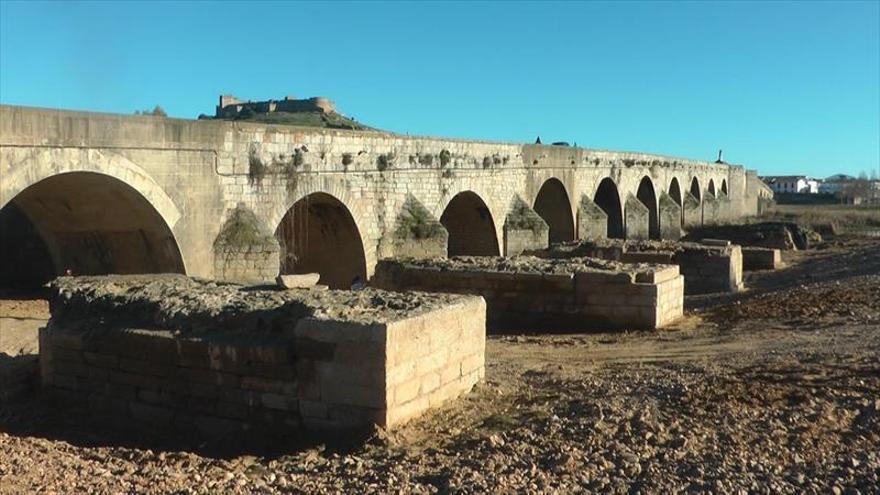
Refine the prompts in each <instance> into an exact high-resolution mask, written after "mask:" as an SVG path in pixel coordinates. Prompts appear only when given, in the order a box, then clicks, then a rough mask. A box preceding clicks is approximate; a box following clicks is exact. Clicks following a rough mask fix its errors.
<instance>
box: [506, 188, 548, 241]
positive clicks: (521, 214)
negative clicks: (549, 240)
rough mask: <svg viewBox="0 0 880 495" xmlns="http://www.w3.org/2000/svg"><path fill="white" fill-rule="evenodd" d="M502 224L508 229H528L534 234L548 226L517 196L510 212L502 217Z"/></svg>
mask: <svg viewBox="0 0 880 495" xmlns="http://www.w3.org/2000/svg"><path fill="white" fill-rule="evenodd" d="M504 225H505V227H507V228H508V229H510V230H530V231H532V232H534V233H536V234H537V233H540V232H543V231H546V230H547V228H548V227H547V224H546V223H545V222H544V219H543V218H541V216H540V215H538V214H537V213H535V211H534V210H532V209H531V208H529V205H527V204H526V202H525V201H523V200H522V199H521V198H519V197H516V199H514V201H513V204H512V205H511V207H510V212H508V214H507V218H505V219H504Z"/></svg>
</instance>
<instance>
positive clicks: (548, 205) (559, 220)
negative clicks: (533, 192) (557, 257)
mask: <svg viewBox="0 0 880 495" xmlns="http://www.w3.org/2000/svg"><path fill="white" fill-rule="evenodd" d="M534 210H535V212H537V213H538V215H540V216H541V218H543V219H544V221H545V222H547V225H548V226H549V227H550V242H551V243H558V242H565V241H572V240H574V215H572V213H571V200H570V199H569V196H568V193H567V192H566V191H565V186H564V185H563V184H562V181H560V180H559V179H557V178H555V177H551V178H549V179H547V180H546V181H544V184H543V185H542V186H541V189H540V190H539V191H538V195H537V196H535V206H534Z"/></svg>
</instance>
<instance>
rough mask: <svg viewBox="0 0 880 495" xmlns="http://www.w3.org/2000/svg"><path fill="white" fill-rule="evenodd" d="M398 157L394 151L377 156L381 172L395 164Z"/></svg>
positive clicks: (377, 165) (377, 163)
mask: <svg viewBox="0 0 880 495" xmlns="http://www.w3.org/2000/svg"><path fill="white" fill-rule="evenodd" d="M396 159H397V157H396V156H395V155H394V153H382V154H381V155H379V157H378V158H376V168H377V169H379V172H384V171H386V170H388V169H389V168H391V167H392V166H394V161H395V160H396Z"/></svg>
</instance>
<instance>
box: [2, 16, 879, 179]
mask: <svg viewBox="0 0 880 495" xmlns="http://www.w3.org/2000/svg"><path fill="white" fill-rule="evenodd" d="M221 93H231V94H235V95H237V96H239V97H242V98H246V99H254V100H257V99H269V98H280V97H282V96H284V95H287V94H293V95H296V96H298V97H308V96H316V95H324V96H327V97H329V98H331V99H333V100H335V101H336V102H337V104H338V106H339V108H340V110H341V111H343V112H344V113H346V114H348V115H352V116H354V117H355V118H357V119H358V120H360V121H362V122H364V123H366V124H369V125H373V126H375V127H379V128H383V129H388V130H393V131H398V132H404V133H410V134H428V135H438V136H451V137H463V138H479V139H490V140H502V141H516V142H532V141H534V139H535V137H536V136H538V135H540V136H541V138H542V140H543V141H544V142H545V143H546V142H551V141H557V140H565V141H569V142H576V143H577V144H578V145H580V146H586V147H591V148H605V149H615V150H635V151H648V152H656V153H663V154H670V155H677V156H684V157H690V158H700V159H714V158H715V154H716V153H717V149H718V148H723V149H724V152H725V158H726V159H727V160H728V161H730V162H735V163H742V164H744V165H746V166H747V167H749V168H757V169H758V170H759V172H760V173H762V174H795V173H805V174H809V175H814V176H819V177H824V176H827V175H831V174H833V173H837V172H844V173H850V174H854V175H855V174H858V173H859V172H860V171H862V170H865V171H869V170H871V169H872V168H873V169H878V168H880V2H878V1H876V0H872V1H862V2H844V1H837V2H827V3H825V2H807V1H803V2H734V1H730V2H718V3H709V2H677V3H664V2H645V3H639V2H619V3H601V2H586V3H574V2H565V3H549V2H541V3H527V2H517V3H500V2H498V3H453V2H442V3H402V2H397V3H367V2H361V3H341V2H332V3H323V4H312V3H285V2H272V3H256V2H249V3H234V2H218V3H208V2H197V3H171V2H153V3H135V2H117V3H111V2H96V3H74V2H57V3H38V2H8V1H3V2H2V4H0V102H2V103H5V104H15V105H30V106H41V107H55V108H70V109H84V110H95V111H108V112H120V113H132V112H133V111H134V110H138V109H145V108H152V107H153V106H154V105H156V104H160V105H162V107H164V108H165V109H166V110H167V111H168V113H169V114H170V115H171V116H174V117H183V118H195V117H196V116H197V115H198V114H199V113H209V114H210V113H212V112H213V108H214V105H215V104H216V99H217V96H218V95H219V94H221Z"/></svg>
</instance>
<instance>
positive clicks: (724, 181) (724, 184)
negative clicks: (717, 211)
mask: <svg viewBox="0 0 880 495" xmlns="http://www.w3.org/2000/svg"><path fill="white" fill-rule="evenodd" d="M721 192H722V193H724V195H725V196H728V195H729V193H728V192H727V179H721Z"/></svg>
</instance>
